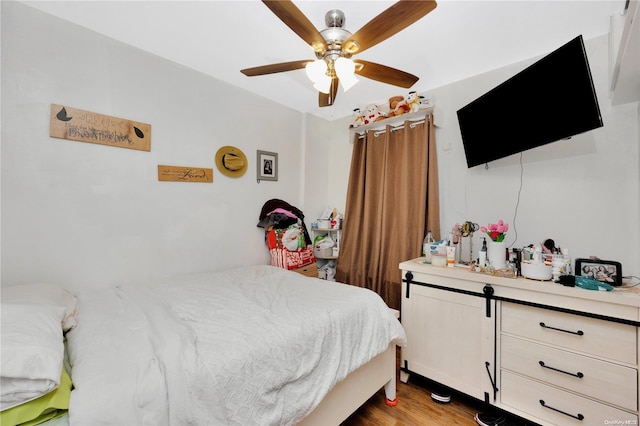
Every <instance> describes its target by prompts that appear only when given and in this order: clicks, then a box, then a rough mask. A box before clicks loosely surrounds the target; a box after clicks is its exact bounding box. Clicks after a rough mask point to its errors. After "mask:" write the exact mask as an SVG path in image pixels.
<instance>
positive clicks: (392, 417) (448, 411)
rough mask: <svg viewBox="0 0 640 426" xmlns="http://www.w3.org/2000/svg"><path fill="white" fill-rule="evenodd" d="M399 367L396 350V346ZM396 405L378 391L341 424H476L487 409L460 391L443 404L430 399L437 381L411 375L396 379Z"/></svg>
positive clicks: (463, 425) (438, 425) (469, 425)
mask: <svg viewBox="0 0 640 426" xmlns="http://www.w3.org/2000/svg"><path fill="white" fill-rule="evenodd" d="M397 359H398V367H399V359H400V357H399V350H398V355H397ZM397 384H398V388H397V398H398V405H397V406H395V407H389V406H388V405H387V404H386V403H385V395H384V390H380V391H378V392H377V393H376V394H375V395H374V396H373V397H371V399H369V401H367V402H366V403H365V404H364V405H363V406H362V407H360V409H358V411H356V412H355V413H353V414H352V415H351V416H350V417H349V418H348V419H347V420H345V421H344V422H343V423H342V425H341V426H363V425H366V426H417V425H420V426H423V425H424V426H455V425H459V426H477V425H478V423H476V421H475V420H474V416H475V414H476V413H478V412H486V410H487V406H485V405H484V404H483V403H482V402H481V401H478V400H476V399H474V398H470V397H467V396H465V395H461V394H453V395H452V396H451V402H449V403H446V404H443V403H439V402H435V401H433V400H432V399H431V391H432V390H435V391H438V390H440V391H441V389H439V388H438V385H436V384H434V383H432V382H430V381H428V380H425V379H423V378H420V377H417V376H415V375H412V376H411V377H410V378H409V382H408V383H402V382H401V381H400V380H399V379H398V380H397ZM508 424H509V425H518V426H520V425H529V423H527V422H523V421H521V420H520V421H518V420H515V419H510V422H509V423H508Z"/></svg>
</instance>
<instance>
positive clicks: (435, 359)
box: [400, 258, 640, 425]
mask: <svg viewBox="0 0 640 426" xmlns="http://www.w3.org/2000/svg"><path fill="white" fill-rule="evenodd" d="M400 269H401V270H402V279H403V284H402V292H403V295H402V311H401V320H402V324H403V326H404V328H405V331H406V333H407V341H408V343H407V346H406V347H405V348H403V351H402V374H401V379H402V380H403V381H406V380H407V378H408V375H409V374H411V373H416V374H419V375H421V376H424V377H427V378H429V379H431V380H433V381H436V382H438V383H440V384H442V385H444V386H446V387H449V388H451V389H455V390H457V391H460V392H463V393H465V394H468V395H470V396H473V397H475V398H478V399H480V400H482V401H485V402H487V403H489V404H492V405H494V406H496V407H499V408H501V409H503V410H505V411H508V412H512V413H514V414H516V415H518V416H521V417H523V418H526V419H529V420H531V421H534V422H536V423H540V424H543V425H574V424H575V425H606V424H610V425H615V424H620V425H637V424H638V417H639V415H638V389H639V380H640V379H639V377H638V353H639V342H640V338H639V334H638V325H640V289H638V290H636V289H633V290H632V289H628V290H621V289H617V290H615V291H613V292H597V291H589V290H583V289H580V288H577V287H564V286H562V285H560V284H556V283H553V282H550V281H545V282H541V281H534V280H529V279H525V278H517V279H513V278H501V277H493V276H490V275H487V274H483V273H476V272H469V271H467V270H466V269H464V268H457V267H456V268H449V267H437V266H431V265H425V264H424V263H423V259H420V258H419V259H414V260H409V261H406V262H403V263H401V264H400Z"/></svg>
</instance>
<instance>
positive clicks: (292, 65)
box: [240, 59, 313, 77]
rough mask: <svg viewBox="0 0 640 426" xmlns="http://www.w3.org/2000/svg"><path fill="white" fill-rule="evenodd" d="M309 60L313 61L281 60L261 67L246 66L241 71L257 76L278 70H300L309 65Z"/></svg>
mask: <svg viewBox="0 0 640 426" xmlns="http://www.w3.org/2000/svg"><path fill="white" fill-rule="evenodd" d="M309 62H313V61H311V60H309V59H305V60H302V61H291V62H281V63H279V64H271V65H262V66H259V67H253V68H245V69H243V70H240V72H241V73H242V74H244V75H246V76H249V77H255V76H257V75H265V74H274V73H277V72H285V71H294V70H299V69H301V68H304V67H306V66H307V64H308V63H309Z"/></svg>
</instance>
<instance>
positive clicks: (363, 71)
mask: <svg viewBox="0 0 640 426" xmlns="http://www.w3.org/2000/svg"><path fill="white" fill-rule="evenodd" d="M262 2H263V3H264V4H265V5H266V6H267V7H268V8H269V9H270V10H271V11H272V12H273V13H274V14H275V15H276V16H277V17H278V18H280V20H281V21H282V22H284V23H285V24H286V25H287V26H288V27H289V28H291V29H292V30H293V31H294V32H295V33H296V34H298V36H300V38H302V39H303V40H304V41H305V42H307V43H308V44H309V45H310V46H311V48H312V49H313V51H314V52H315V55H316V60H309V59H303V60H299V61H291V62H281V63H277V64H270V65H263V66H259V67H254V68H245V69H243V70H241V71H240V72H242V73H243V74H244V75H246V76H249V77H254V76H258V75H266V74H274V73H279V72H285V71H293V70H298V69H302V68H305V69H306V71H307V76H308V77H309V79H311V80H312V81H313V82H314V87H315V88H316V89H318V92H319V93H318V95H319V96H318V105H319V106H321V107H325V106H330V105H333V103H334V101H335V98H336V94H337V92H338V83H340V84H341V85H342V86H343V89H344V90H345V91H346V90H347V89H349V88H350V87H351V86H353V84H355V83H356V82H357V79H356V78H355V76H354V74H358V75H360V76H362V77H366V78H369V79H372V80H376V81H380V82H382V83H388V84H392V85H394V86H400V87H404V88H409V87H411V86H412V85H413V84H414V83H415V82H416V81H418V77H416V76H415V75H412V74H409V73H407V72H404V71H400V70H398V69H395V68H391V67H388V66H385V65H380V64H376V63H374V62H369V61H364V60H361V59H357V60H351V57H352V56H353V55H355V54H357V53H362V52H364V51H365V50H367V49H369V48H370V47H373V46H375V45H376V44H378V43H380V42H382V41H384V40H386V39H387V38H389V37H391V36H393V35H394V34H396V33H397V32H399V31H401V30H403V29H404V28H406V27H408V26H409V25H411V24H413V23H414V22H416V21H418V20H419V19H420V18H422V17H423V16H425V15H426V14H427V13H429V12H431V11H432V10H433V9H435V7H436V2H435V1H434V0H421V1H416V0H400V1H398V2H397V3H394V4H393V5H392V6H390V7H389V8H388V9H386V10H385V11H383V12H382V13H380V14H379V15H378V16H376V17H375V18H373V19H372V20H371V21H369V22H368V23H367V24H365V25H364V26H363V27H362V28H361V29H360V30H358V31H357V32H356V33H355V34H351V33H350V32H349V31H347V30H346V29H344V28H343V26H344V21H345V18H344V13H342V11H340V10H330V11H329V12H327V14H326V16H325V23H326V25H327V28H326V29H324V30H322V31H318V30H317V29H316V28H315V27H314V26H313V24H312V23H311V21H309V19H308V18H307V17H306V16H305V15H304V14H303V13H302V12H301V11H300V9H298V7H296V5H294V4H293V2H292V1H291V0H262Z"/></svg>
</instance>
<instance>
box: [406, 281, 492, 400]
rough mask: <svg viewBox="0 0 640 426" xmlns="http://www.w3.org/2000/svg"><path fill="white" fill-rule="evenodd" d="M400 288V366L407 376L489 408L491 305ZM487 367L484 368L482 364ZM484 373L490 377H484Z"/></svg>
mask: <svg viewBox="0 0 640 426" xmlns="http://www.w3.org/2000/svg"><path fill="white" fill-rule="evenodd" d="M406 285H407V284H406V283H404V282H403V298H402V324H403V326H404V328H405V331H406V333H407V347H406V348H403V356H402V358H403V364H404V361H406V364H404V365H405V366H406V367H407V368H408V369H409V371H411V372H415V373H417V374H419V375H421V376H424V377H427V378H429V379H431V380H434V381H436V382H439V383H441V384H443V385H445V386H448V387H451V388H453V389H456V390H458V391H461V392H464V393H466V394H468V395H471V396H473V397H476V398H478V399H481V400H485V397H488V399H489V402H493V400H494V395H493V387H492V383H491V382H492V380H495V362H494V353H495V350H494V342H495V340H494V337H495V321H496V320H495V301H493V300H491V301H490V302H489V303H490V308H491V309H490V311H491V315H490V316H489V317H487V315H486V313H487V300H486V299H485V298H483V297H481V296H475V295H469V294H463V293H457V292H453V291H449V290H441V289H434V288H430V287H426V286H422V285H418V284H411V285H410V294H409V297H407V294H406ZM487 362H488V363H489V365H488V367H487V365H486V363H487ZM487 369H488V370H489V371H487Z"/></svg>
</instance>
